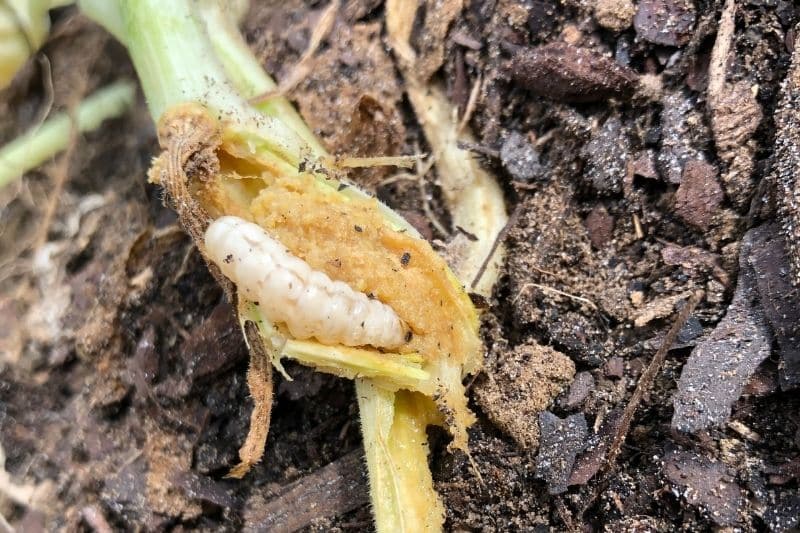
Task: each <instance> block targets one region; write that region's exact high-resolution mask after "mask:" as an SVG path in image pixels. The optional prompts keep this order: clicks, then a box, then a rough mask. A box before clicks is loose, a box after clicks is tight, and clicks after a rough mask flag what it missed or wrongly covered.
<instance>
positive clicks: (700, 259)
mask: <svg viewBox="0 0 800 533" xmlns="http://www.w3.org/2000/svg"><path fill="white" fill-rule="evenodd" d="M661 259H663V260H664V263H665V264H667V265H671V266H680V267H682V268H683V269H684V271H686V272H688V273H692V274H693V273H695V272H697V271H699V272H711V273H712V274H713V275H714V277H715V278H717V279H718V280H719V281H720V283H722V284H723V285H725V286H726V287H727V286H728V284H729V283H730V278H729V276H728V273H727V272H726V271H725V270H724V269H723V268H722V258H721V257H720V256H719V255H718V254H715V253H713V252H709V251H708V250H704V249H703V248H699V247H697V246H679V245H677V244H671V243H668V244H665V245H664V247H663V248H662V249H661Z"/></svg>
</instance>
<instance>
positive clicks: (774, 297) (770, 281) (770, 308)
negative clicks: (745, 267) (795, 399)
mask: <svg viewBox="0 0 800 533" xmlns="http://www.w3.org/2000/svg"><path fill="white" fill-rule="evenodd" d="M753 234H754V237H753V248H752V254H751V255H750V257H749V258H748V261H749V263H750V265H751V266H752V267H753V271H754V272H756V274H757V276H756V283H757V287H758V295H759V299H760V303H761V307H762V309H763V310H764V315H765V316H766V318H767V320H768V321H769V324H770V326H771V328H772V332H773V334H774V335H775V340H776V341H777V344H778V353H779V354H780V357H781V360H780V366H779V375H780V383H781V388H782V389H784V390H789V389H793V388H796V387H798V386H800V304H798V302H800V288H798V287H794V286H792V283H791V280H790V273H789V272H790V269H789V259H788V257H787V255H786V245H785V241H784V239H783V237H782V235H780V233H779V232H778V228H777V227H776V225H773V224H769V225H765V226H761V227H759V228H757V229H755V230H753Z"/></svg>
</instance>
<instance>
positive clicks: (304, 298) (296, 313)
mask: <svg viewBox="0 0 800 533" xmlns="http://www.w3.org/2000/svg"><path fill="white" fill-rule="evenodd" d="M205 246H206V253H207V254H208V257H209V259H211V261H213V262H214V264H216V265H217V266H218V267H219V269H220V270H221V271H222V273H223V274H225V276H226V277H228V278H229V279H230V280H231V281H233V282H234V283H235V284H236V287H237V289H238V290H239V292H240V294H241V295H242V296H243V297H245V298H247V299H248V300H251V301H253V302H258V306H259V308H260V309H261V312H262V313H264V316H265V317H266V318H267V319H269V320H270V321H272V322H274V323H283V324H285V325H286V327H287V329H288V330H289V333H291V334H292V336H293V337H294V338H296V339H309V338H311V337H314V338H316V339H317V340H318V341H320V342H321V343H323V344H343V345H345V346H363V345H371V346H375V347H378V348H396V347H398V346H400V345H401V344H403V343H404V342H405V340H406V332H407V330H406V328H405V326H404V324H403V322H402V320H400V318H399V317H398V316H397V314H396V313H395V312H394V310H393V309H392V308H391V307H389V306H388V305H386V304H384V303H382V302H379V301H378V300H372V299H370V298H368V297H367V296H366V295H365V294H364V293H361V292H357V291H355V290H353V289H352V288H351V287H350V286H349V285H347V284H346V283H343V282H341V281H333V280H331V278H329V277H328V276H327V275H326V274H324V273H322V272H319V271H316V270H314V269H312V268H311V266H310V265H309V264H308V263H306V262H305V261H303V260H302V259H300V258H299V257H296V256H294V255H292V254H291V253H290V252H289V251H288V250H287V249H286V248H284V247H283V246H282V245H281V244H280V243H279V242H278V241H276V240H275V239H273V238H272V237H270V236H269V234H268V233H267V232H266V231H264V230H263V229H262V228H261V227H260V226H258V225H256V224H253V223H251V222H247V221H246V220H243V219H241V218H238V217H234V216H225V217H221V218H218V219H217V220H215V221H214V222H212V223H211V225H209V227H208V229H207V230H206V236H205Z"/></svg>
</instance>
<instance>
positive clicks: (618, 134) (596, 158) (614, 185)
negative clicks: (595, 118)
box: [582, 116, 631, 195]
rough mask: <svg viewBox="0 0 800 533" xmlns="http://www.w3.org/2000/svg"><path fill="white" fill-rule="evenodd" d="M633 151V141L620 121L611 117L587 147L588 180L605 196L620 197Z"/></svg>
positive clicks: (584, 152) (593, 133)
mask: <svg viewBox="0 0 800 533" xmlns="http://www.w3.org/2000/svg"><path fill="white" fill-rule="evenodd" d="M630 150H631V147H630V140H629V139H628V135H627V131H626V130H625V128H623V126H622V122H621V121H620V119H619V117H617V116H611V117H609V119H608V120H606V121H605V123H604V124H603V125H602V126H601V127H600V128H598V129H597V130H595V131H593V132H592V137H591V139H590V140H589V142H588V143H586V145H585V146H584V147H583V150H582V155H583V157H585V158H586V169H585V170H584V179H585V180H586V181H588V182H589V183H591V185H592V187H593V188H594V189H595V190H596V191H597V192H599V193H601V194H604V195H613V194H617V193H619V192H620V191H621V190H622V181H623V178H624V177H625V175H626V174H627V167H628V160H629V159H631V153H630Z"/></svg>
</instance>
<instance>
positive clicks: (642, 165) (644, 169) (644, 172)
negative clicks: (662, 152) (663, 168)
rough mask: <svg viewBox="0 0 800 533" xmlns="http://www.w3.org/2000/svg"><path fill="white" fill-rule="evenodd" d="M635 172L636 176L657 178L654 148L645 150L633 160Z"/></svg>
mask: <svg viewBox="0 0 800 533" xmlns="http://www.w3.org/2000/svg"><path fill="white" fill-rule="evenodd" d="M633 173H634V174H635V175H636V176H641V177H643V178H647V179H651V180H657V179H658V169H657V168H656V154H655V153H654V152H653V151H652V150H645V151H644V152H642V153H641V154H639V156H638V157H637V158H636V159H634V160H633Z"/></svg>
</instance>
